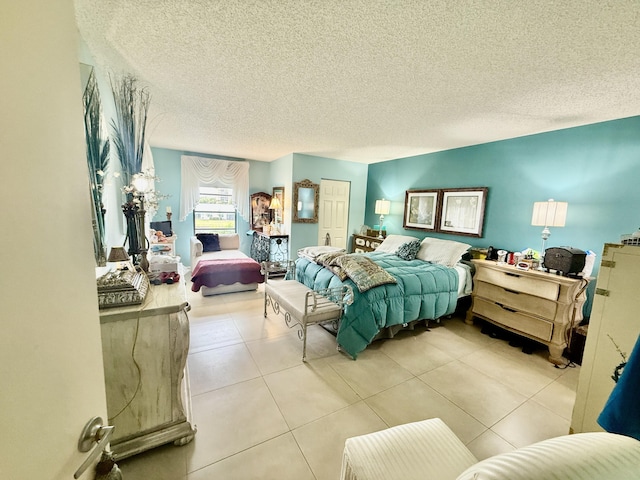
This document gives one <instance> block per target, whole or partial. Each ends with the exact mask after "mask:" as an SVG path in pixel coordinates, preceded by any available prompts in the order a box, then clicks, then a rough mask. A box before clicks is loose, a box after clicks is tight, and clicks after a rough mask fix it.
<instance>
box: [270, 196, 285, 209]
mask: <svg viewBox="0 0 640 480" xmlns="http://www.w3.org/2000/svg"><path fill="white" fill-rule="evenodd" d="M281 208H282V204H281V203H280V199H279V198H278V197H273V198H272V199H271V203H270V204H269V209H270V210H280V209H281Z"/></svg>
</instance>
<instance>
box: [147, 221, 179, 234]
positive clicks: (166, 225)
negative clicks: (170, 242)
mask: <svg viewBox="0 0 640 480" xmlns="http://www.w3.org/2000/svg"><path fill="white" fill-rule="evenodd" d="M149 226H150V227H151V228H152V229H153V230H156V231H160V232H162V233H164V235H165V237H170V236H171V235H173V232H172V230H171V220H165V221H163V222H151V225H149Z"/></svg>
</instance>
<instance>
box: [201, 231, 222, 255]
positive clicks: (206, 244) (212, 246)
mask: <svg viewBox="0 0 640 480" xmlns="http://www.w3.org/2000/svg"><path fill="white" fill-rule="evenodd" d="M196 238H197V239H198V240H200V241H201V242H202V251H203V252H219V251H220V238H219V237H218V234H217V233H197V234H196Z"/></svg>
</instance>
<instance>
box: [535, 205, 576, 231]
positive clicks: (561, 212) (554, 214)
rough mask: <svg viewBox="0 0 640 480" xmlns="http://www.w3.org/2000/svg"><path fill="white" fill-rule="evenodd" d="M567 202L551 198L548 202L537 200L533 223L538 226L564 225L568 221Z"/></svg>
mask: <svg viewBox="0 0 640 480" xmlns="http://www.w3.org/2000/svg"><path fill="white" fill-rule="evenodd" d="M568 206H569V204H568V203H567V202H556V201H555V200H553V199H549V201H547V202H535V203H534V204H533V216H532V217H531V225H534V226H537V227H564V226H565V223H566V221H567V207H568Z"/></svg>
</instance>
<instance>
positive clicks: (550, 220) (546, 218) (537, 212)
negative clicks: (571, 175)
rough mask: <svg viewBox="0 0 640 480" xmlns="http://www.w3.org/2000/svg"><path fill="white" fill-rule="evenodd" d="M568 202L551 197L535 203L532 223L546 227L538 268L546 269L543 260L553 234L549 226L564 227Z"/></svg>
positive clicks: (543, 230)
mask: <svg viewBox="0 0 640 480" xmlns="http://www.w3.org/2000/svg"><path fill="white" fill-rule="evenodd" d="M568 206H569V204H568V203H567V202H556V201H555V200H554V199H552V198H550V199H549V200H548V201H546V202H535V203H534V204H533V216H532V217H531V225H533V226H535V227H544V228H543V229H542V251H541V252H540V266H539V267H538V270H544V267H543V266H542V260H543V257H544V250H545V246H546V242H547V239H548V238H549V236H550V235H551V231H550V230H549V227H564V225H565V222H566V220H567V208H568Z"/></svg>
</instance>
